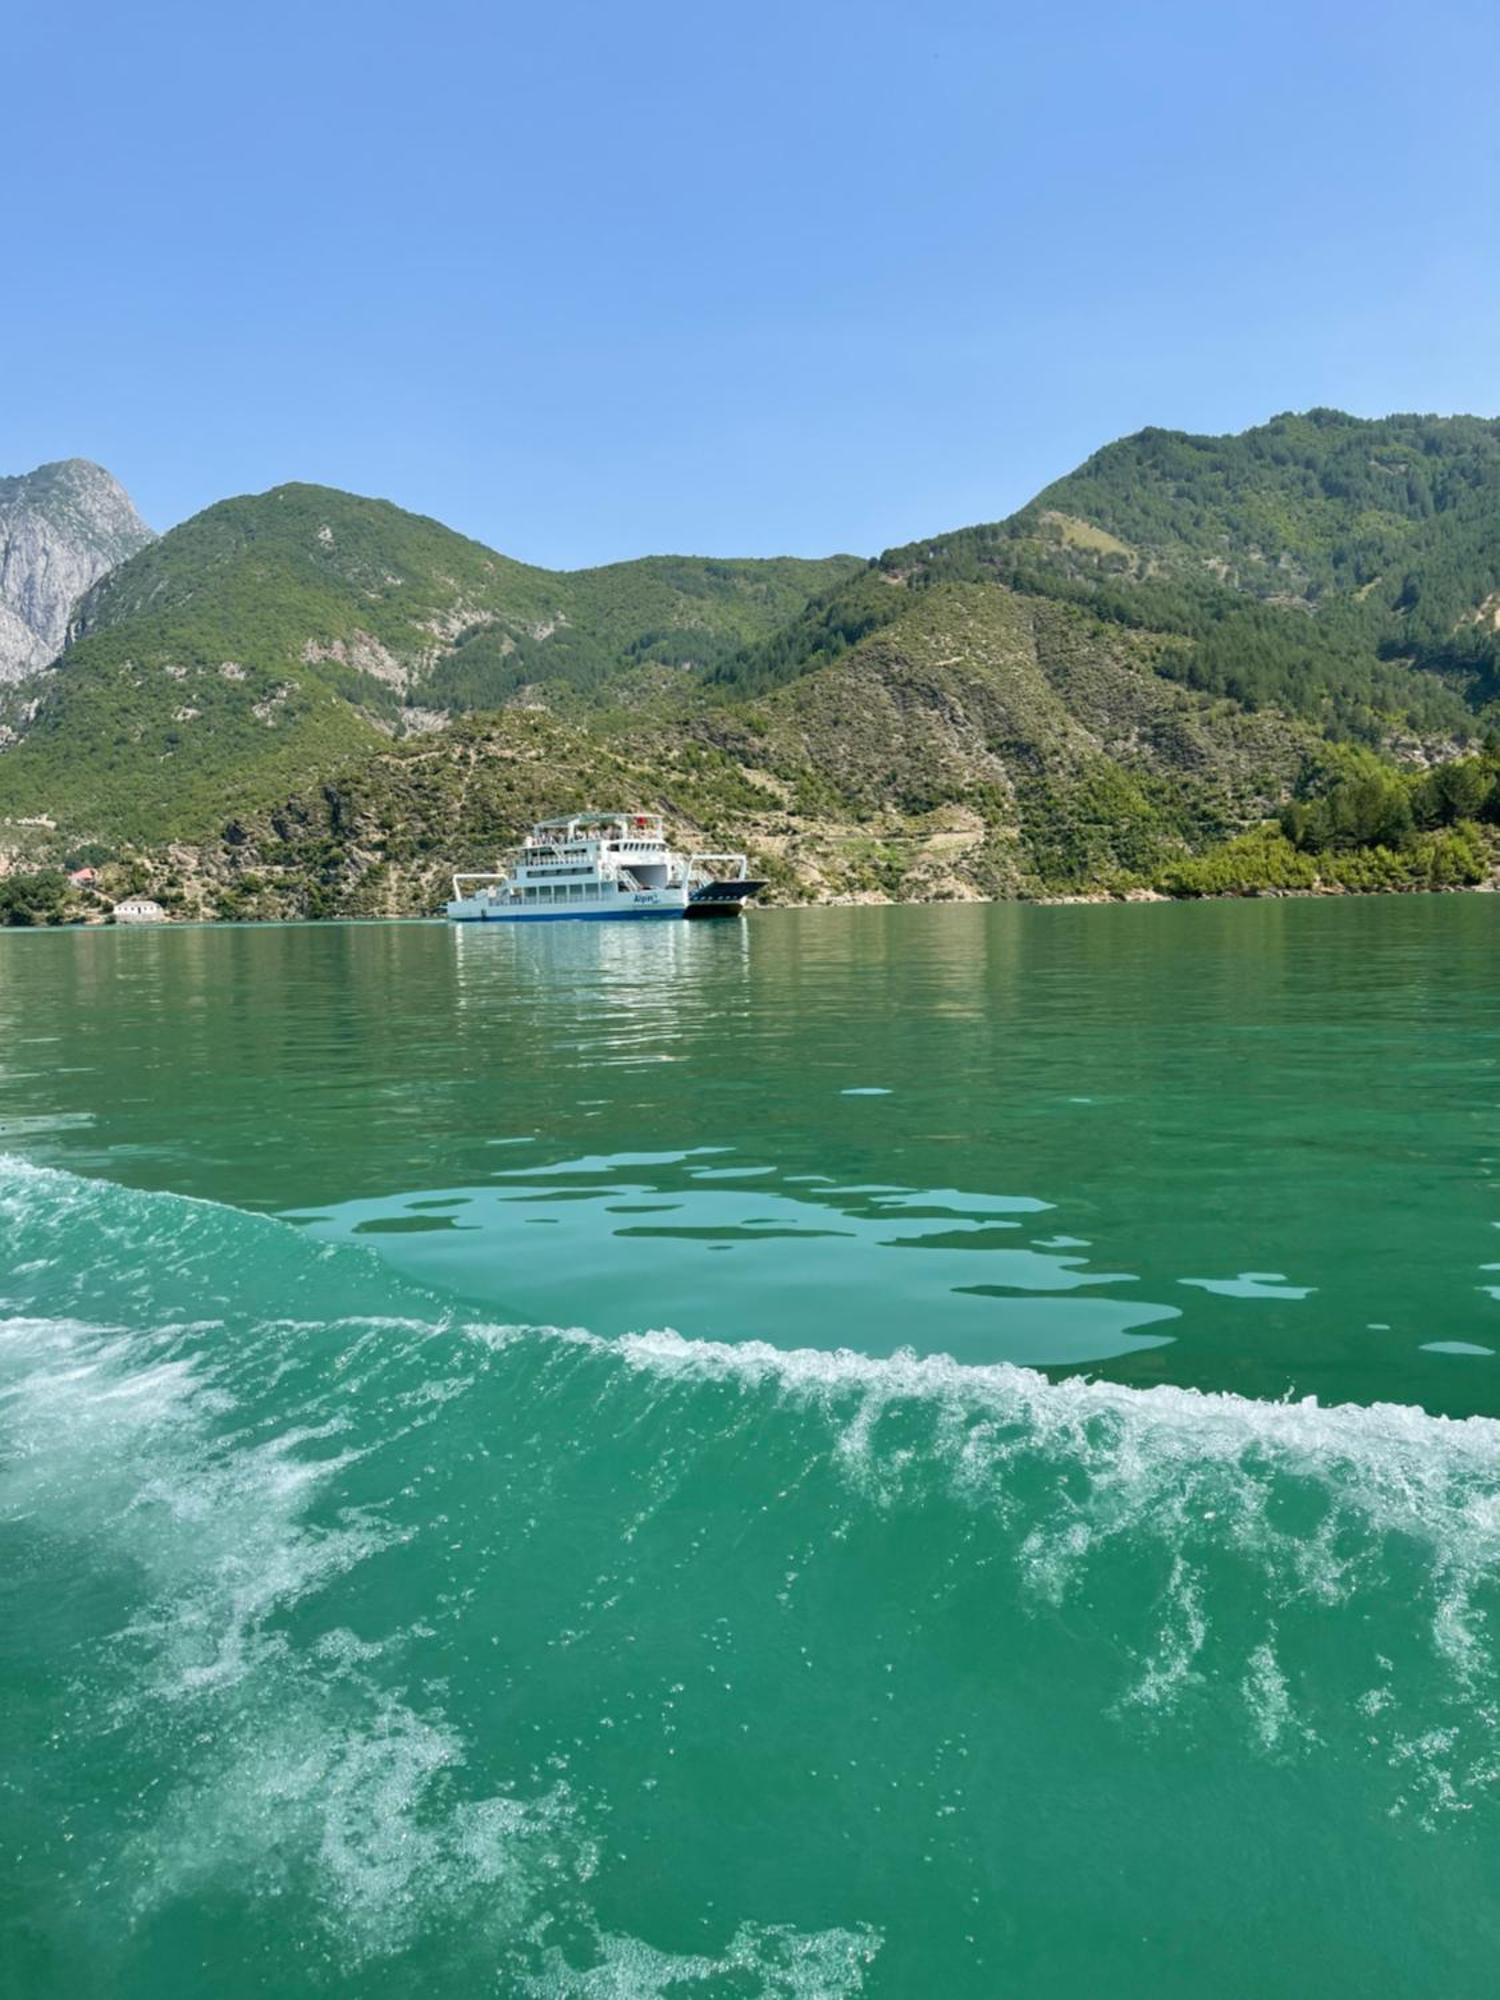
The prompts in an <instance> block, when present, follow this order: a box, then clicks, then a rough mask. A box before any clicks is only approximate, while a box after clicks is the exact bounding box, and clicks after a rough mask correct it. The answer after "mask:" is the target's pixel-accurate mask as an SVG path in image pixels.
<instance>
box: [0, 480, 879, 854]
mask: <svg viewBox="0 0 1500 2000" xmlns="http://www.w3.org/2000/svg"><path fill="white" fill-rule="evenodd" d="M859 566H860V565H858V564H857V563H856V562H855V561H854V559H852V558H849V557H837V556H835V557H832V558H829V559H828V560H826V561H821V562H801V561H797V560H793V559H790V558H788V559H786V560H772V561H760V562H756V561H712V560H707V559H698V558H692V557H679V556H671V557H648V558H646V559H644V560H642V561H639V562H634V563H621V564H617V565H614V566H612V567H610V568H606V569H598V570H579V571H573V572H569V573H559V572H554V571H549V570H542V569H534V568H531V567H529V566H528V565H526V564H524V563H518V562H513V561H511V560H510V559H509V558H507V557H505V556H502V555H497V554H496V553H495V552H494V551H493V550H490V549H486V548H484V547H482V546H481V545H480V544H479V543H477V542H472V541H469V540H468V539H466V538H465V537H464V536H462V535H457V534H455V533H454V532H453V531H452V530H451V529H449V528H445V527H443V526H442V525H441V524H440V523H439V522H437V521H431V520H427V519H425V518H423V517H421V516H419V515H414V514H408V513H405V512H403V510H402V509H400V508H398V507H394V506H391V505H390V504H389V503H388V502H385V501H380V500H365V499H360V498H357V497H356V496H354V495H352V494H348V493H340V492H336V491H334V490H332V489H330V488H327V487H317V486H281V487H277V488H275V489H274V490H273V491H272V492H270V493H265V494H259V495H255V496H253V497H248V498H244V499H237V500H226V501H223V502H221V503H220V504H219V505H218V506H215V507H210V508H208V509H207V510H206V512H204V513H202V514H199V515H197V516H195V517H194V519H192V520H191V521H188V522H186V523H184V525H183V526H182V527H180V528H176V529H173V531H172V532H171V533H170V534H168V535H166V536H164V537H163V538H162V539H161V540H160V541H159V542H157V543H155V544H153V545H152V546H151V547H150V548H147V549H145V550H144V551H142V553H141V554H140V555H139V556H138V557H136V558H134V559H133V560H131V561H129V562H127V563H124V564H122V565H121V566H120V567H119V568H118V569H116V570H114V571H112V572H111V573H110V574H109V575H108V576H107V577H106V578H105V579H104V580H103V581H102V582H101V583H100V584H99V585H98V586H97V587H96V588H95V589H93V590H91V591H90V592H89V593H88V595H87V596H86V597H85V598H84V599H83V601H82V603H81V604H80V606H79V608H78V610H77V613H76V614H75V619H74V625H73V631H72V642H71V644H70V645H69V647H68V649H67V651H66V653H65V654H64V656H63V658H62V659H61V660H60V661H59V663H58V664H57V666H56V668H55V669H54V670H53V671H52V672H50V673H48V674H45V675H43V676H41V677H38V678H34V679H33V680H32V681H30V682H26V683H23V684H22V685H21V686H20V687H19V688H18V689H16V690H14V691H13V693H12V695H11V698H10V709H11V717H12V720H11V724H10V726H11V728H12V730H13V731H14V732H15V733H16V734H17V735H18V736H19V738H20V740H19V741H18V742H17V743H15V744H14V745H13V746H12V747H11V748H10V749H9V750H8V751H7V752H6V753H5V754H4V755H3V756H0V816H4V815H12V816H15V815H23V816H31V815H35V814H38V813H49V814H51V815H52V816H53V817H55V818H59V819H60V821H65V822H66V823H68V824H69V825H71V826H73V827H75V828H78V829H87V830H88V831H90V832H92V833H97V834H102V835H126V836H129V837H130V838H133V839H136V840H153V839H155V840H162V839H171V838H194V837H196V836H198V835H200V834H202V833H203V832H205V831H207V830H209V829H210V828H211V827H212V826H214V825H216V824H217V823H218V821H219V820H220V819H221V818H222V816H223V811H224V809H225V807H226V805H229V804H235V803H241V804H247V805H251V804H256V803H264V802H265V801H266V800H268V799H271V798H274V797H275V796H276V795H277V794H278V793H279V792H283V791H285V790H287V789H289V788H291V787H294V786H295V785H297V784H298V783H299V782H306V781H307V780H308V779H309V778H314V777H316V776H317V775H318V774H320V773H321V772H324V771H326V770H329V769H332V768H335V767H337V766H340V765H342V764H343V763H345V762H347V760H348V759H349V758H350V757H353V756H357V755H359V754H361V753H368V752H371V751H373V750H375V749H377V748H378V747H379V745H380V743H381V741H382V738H383V737H388V736H389V735H391V734H393V733H399V732H401V731H403V730H407V729H412V728H418V729H420V728H422V727H426V726H430V725H431V724H433V723H434V722H437V721H440V720H443V719H445V718H446V717H447V716H448V715H450V714H454V713H461V712H464V711H467V710H470V709H475V708H486V709H492V708H498V707H500V706H501V705H502V704H504V703H505V702H507V701H509V700H512V699H514V698H515V697H516V696H517V695H518V694H519V693H520V692H522V691H523V690H526V689H528V688H539V689H543V690H548V691H551V692H552V693H553V694H554V695H556V694H558V693H559V692H561V693H564V694H569V695H575V696H576V695H587V694H591V693H596V692H597V691H598V690H599V689H600V688H601V687H602V686H603V685H604V684H605V683H606V682H607V681H608V680H609V679H610V677H611V676H613V675H617V674H620V673H623V672H626V671H628V670H629V669H631V668H632V667H635V668H642V667H645V666H649V665H652V664H656V665H660V666H668V667H671V668H674V669H676V670H678V671H681V670H685V669H691V668H692V667H694V666H707V665H709V664H711V663H712V662H714V661H715V660H717V659H719V658H721V657H722V656H724V655H725V654H726V653H728V652H729V651H731V650H734V649H736V648H738V647H741V646H743V645H744V644H745V642H746V641H747V640H749V639H751V638H754V637H756V636H759V635H762V634H765V633H767V632H769V631H771V630H774V629H775V628H776V627H777V626H778V625H779V624H781V623H782V622H784V621H785V619H786V618H787V617H789V616H790V615H792V614H793V613H795V612H796V611H797V610H799V609H800V608H801V607H802V606H803V605H804V604H805V603H806V602H807V601H808V599H809V597H810V596H811V595H813V594H814V593H815V592H817V591H819V590H820V589H822V588H824V587H826V586H827V585H828V584H830V583H831V582H834V581H836V580H837V579H838V578H840V577H841V576H843V575H845V574H847V573H849V572H850V571H851V570H854V569H857V568H858V567H859ZM0 720H4V718H3V717H0Z"/></svg>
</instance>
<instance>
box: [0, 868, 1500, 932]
mask: <svg viewBox="0 0 1500 2000" xmlns="http://www.w3.org/2000/svg"><path fill="white" fill-rule="evenodd" d="M1496 894H1500V877H1494V876H1492V877H1491V878H1490V879H1489V880H1487V881H1484V882H1403V883H1387V884H1382V885H1380V886H1377V887H1367V888H1358V889H1352V888H1348V887H1346V886H1345V885H1344V884H1342V883H1319V884H1318V885H1317V886H1315V887H1312V888H1299V889H1291V888H1280V887H1273V888H1263V889H1261V888H1257V889H1213V890H1205V891H1202V892H1200V893H1194V894H1190V895H1181V896H1173V895H1169V894H1168V893H1167V892H1166V890H1164V889H1147V888H1139V889H1125V890H1110V889H1098V890H1080V891H1078V892H1076V893H1060V894H1057V895H1046V896H903V897H895V896H890V897H885V896H878V895H860V896H820V897H815V898H810V899H809V900H808V901H807V902H801V903H790V902H788V903H767V904H764V905H761V906H759V907H758V908H755V909H752V910H747V911H746V912H745V916H746V917H753V916H766V915H770V914H772V913H775V912H779V911H784V910H936V909H977V908H983V909H1002V908H1010V909H1102V908H1105V907H1107V906H1110V905H1115V906H1124V905H1127V904H1137V905H1139V904H1160V903H1267V902H1336V901H1342V900H1347V899H1349V898H1353V897H1363V898H1376V897H1389V896H1493V895H1496ZM447 922H448V919H447V918H446V917H444V916H443V915H442V914H441V912H436V911H419V910H411V911H397V912H391V913H389V914H382V915H378V916H377V915H371V914H369V913H367V912H366V913H361V912H355V911H351V912H348V913H340V914H336V915H329V916H284V917H207V916H180V917H178V916H171V915H168V916H166V917H164V918H162V919H161V920H160V921H155V920H152V921H148V922H144V923H143V922H138V921H137V922H128V923H112V922H111V921H110V920H109V918H108V917H107V916H86V917H67V918H63V919H62V920H61V921H59V922H57V923H42V924H9V925H4V924H0V935H4V933H5V932H6V931H7V930H9V931H15V932H18V933H21V934H24V933H26V932H28V931H148V932H150V931H166V930H262V929H263V930H277V929H287V928H290V927H293V926H307V925H321V924H444V923H447Z"/></svg>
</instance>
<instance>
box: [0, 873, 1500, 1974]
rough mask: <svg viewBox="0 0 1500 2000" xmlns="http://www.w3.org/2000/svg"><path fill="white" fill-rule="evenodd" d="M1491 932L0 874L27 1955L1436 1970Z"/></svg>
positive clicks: (1494, 1026)
mask: <svg viewBox="0 0 1500 2000" xmlns="http://www.w3.org/2000/svg"><path fill="white" fill-rule="evenodd" d="M1497 937H1500V906H1497V905H1496V904H1495V903H1494V901H1493V900H1492V899H1489V898H1484V897H1452V898H1423V899H1418V898H1413V899H1409V900H1407V899H1401V900H1397V899H1376V900H1370V901H1355V900H1347V901H1340V902H1337V903H1330V904H1320V903H1305V902H1288V903H1276V902H1272V903H1257V904H1244V905H1211V906H1207V905H1206V906H1200V907H1182V906H1171V907H1145V908H1135V907H1131V908H1101V909H1094V908H1074V909H1015V908H1004V907H1000V908H935V909H902V910H828V911H808V912H796V913H790V912H789V913H780V912H767V913H759V914H757V915H755V916H753V917H752V918H751V919H749V920H748V921H747V922H746V923H744V924H742V925H722V926H714V925H707V926H692V925H682V926H640V927H633V926H630V925H627V924H621V925H618V926H609V925H577V926H567V925H560V926H545V927H535V928H521V927H506V926H495V927H491V928H487V929H481V928H478V927H462V928H457V929H453V930H450V929H448V928H446V927H442V926H437V925H389V926H381V925H365V926H361V925H356V926H337V927H319V926H308V927H289V928H282V929H256V928H248V927H247V928H236V929H194V930H171V931H160V932H90V933H86V934H77V933H73V934H26V935H17V936H5V937H0V1155H4V1156H5V1159H6V1164H4V1165H3V1166H0V1231H3V1241H4V1244H5V1247H6V1252H7V1254H6V1257H5V1261H4V1265H3V1266H0V1329H3V1332H4V1340H3V1343H0V1357H3V1372H0V1452H3V1461H0V1465H3V1469H0V1523H3V1535H4V1542H3V1546H4V1548H5V1550H6V1563H5V1567H4V1570H3V1572H0V1591H3V1596H4V1603H3V1605H0V1611H3V1614H4V1616H3V1628H4V1633H5V1637H4V1640H3V1642H0V1697H3V1700H4V1712H5V1715H6V1718H7V1719H6V1721H5V1723H4V1724H3V1725H0V1727H3V1729H4V1731H5V1739H6V1742H7V1745H8V1754H7V1760H6V1761H7V1769H8V1772H9V1773H10V1776H9V1778H8V1781H7V1783H6V1786H5V1789H4V1791H3V1793H0V1846H3V1850H4V1852H5V1853H6V1855H7V1856H8V1857H9V1863H10V1867H9V1879H8V1883H7V1886H6V1888H5V1889H4V1891H3V1894H4V1896H5V1898H6V1902H5V1905H4V1907H3V1910H0V1964H3V1965H4V1967H5V1969H6V1971H7V1972H8V1973H9V1975H10V1978H11V1985H12V1988H13V1990H16V1991H18V1992H21V1993H25V1994H33V1995H45V1994H51V1993H62V1992H64V1991H70V1992H75V1993H76V1992H79V1991H84V1992H100V1993H121V1994H129V1995H135V1994H142V1995H144V1994H157V1993H162V1992H166V1991H171V1992H178V1993H196V1992H202V1993H205V1994H208V1993H212V1994H215V1995H236V1994H241V1993H244V1994H252V1993H254V1994H259V1993H275V1994H296V1993H302V1992H307V1993H320V1992H350V1993H360V1994H371V1995H383V1994H387V1993H389V1994H402V1993H408V1992H415V1991H417V1990H419V1989H422V1988H425V1989H426V1990H427V1991H437V1992H443V1993H454V1994H459V1993H463V1994H467V1993H471V1992H481V1991H483V1992H498V1993H532V1992H536V1993H556V1994H570V1993H577V1994H580V1995H585V1994H586V1995H593V1994H609V1995H615V1994H620V1995H626V1994H629V1995H635V1994H658V1993H660V1994H670V1995H679V1994H680V1995H694V1996H700V1995H708V1996H718V1995H724V1996H730V1995H740V1994H747V1995H755V1994H783V1993H785V1994H823V1993H828V1994H846V1993H856V1992H867V1993H872V1994H897V1995H906V1994H922V1993H927V1992H930V1991H934V1990H937V1989H938V1988H940V1987H945V1988H947V1989H948V1990H950V1991H952V1992H954V1993H961V1994H966V1995H967V1994H973V1995H990V1994H997V1995H998V1994H1012V1993H1013V1994H1018V1995H1028V1996H1029V1995H1033V1994H1049V1995H1050V1994H1060V1995H1069V1996H1071V1995H1075V1994H1076V1995H1093V1994H1110V1995H1115V1994H1119V1995H1136V1994H1140V1995H1147V1994H1153V1995H1155V1994H1168V1995H1176V1994H1181V1995H1184V1996H1186V1995H1196V1994H1201V1993H1203V1992H1205V1991H1209V1990H1213V1991H1215V1992H1216V1993H1218V1994H1221V1995H1237V1994H1244V1995H1252V1994H1261V1993H1286V1992H1304V1991H1305V1992H1309V1993H1311V1992H1314V1991H1316V1992H1318V1993H1320V1994H1334V1995H1343V1994H1349V1995H1354V1994H1364V1993H1367V1992H1371V1991H1376V1990H1378V1991H1380V1992H1383V1993H1391V1994H1412V1995H1417V1994H1426V1993H1433V1992H1443V1993H1450V1994H1463V1995H1467V1994H1471V1993H1472V1994H1475V1995H1478V1994H1481V1993H1487V1992H1490V1991H1492V1990H1493V1982H1494V1967H1495V1965H1496V1964H1497V1963H1500V1957H1497V1953H1500V1901H1497V1898H1500V1800H1497V1798H1496V1795H1495V1794H1496V1785H1497V1782H1500V1738H1497V1735H1496V1719H1497V1715H1500V1672H1497V1668H1496V1665H1495V1662H1494V1660H1493V1658H1492V1651H1491V1647H1492V1632H1491V1620H1492V1618H1493V1616H1494V1613H1495V1600H1496V1578H1497V1574H1500V1426H1497V1425H1496V1424H1495V1423H1494V1422H1492V1421H1491V1418H1492V1416H1493V1415H1500V1234H1497V1227H1500V1201H1497V1199H1496V1195H1495V1190H1494V1187H1493V1180H1494V1174H1495V1162H1496V1154H1497V1141H1500V1010H1497V1008H1496V1005H1495V1000H1494V994H1495V966H1496V944H1497ZM1200 1392H1206V1393H1200Z"/></svg>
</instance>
